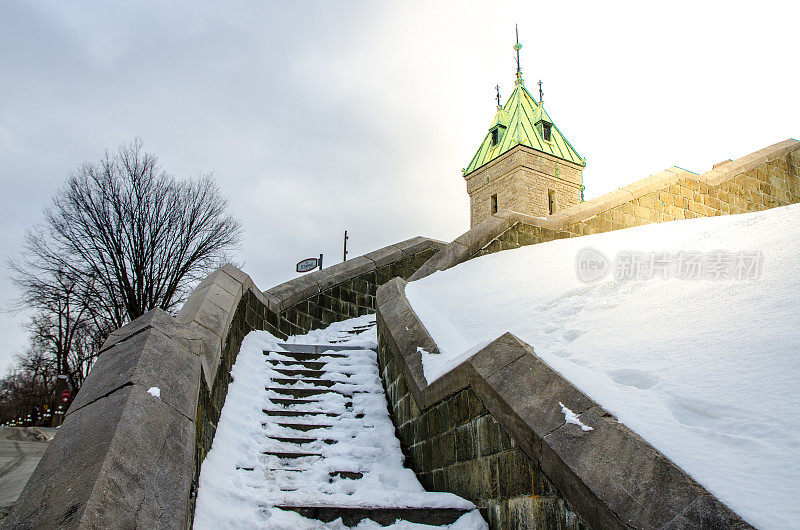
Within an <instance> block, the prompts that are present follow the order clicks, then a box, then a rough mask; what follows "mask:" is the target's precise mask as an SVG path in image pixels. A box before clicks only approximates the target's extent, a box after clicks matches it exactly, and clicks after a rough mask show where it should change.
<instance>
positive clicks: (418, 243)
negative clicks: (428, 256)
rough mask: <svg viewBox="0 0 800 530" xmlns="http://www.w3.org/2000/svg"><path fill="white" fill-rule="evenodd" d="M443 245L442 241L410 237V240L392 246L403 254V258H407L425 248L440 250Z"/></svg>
mask: <svg viewBox="0 0 800 530" xmlns="http://www.w3.org/2000/svg"><path fill="white" fill-rule="evenodd" d="M444 245H446V243H444V242H443V241H437V240H435V239H430V238H427V237H422V236H417V237H412V238H411V239H406V240H405V241H400V242H399V243H395V244H394V245H392V246H393V247H395V248H397V249H399V250H400V251H401V252H402V253H403V257H407V256H413V255H414V254H416V253H417V252H420V251H422V250H425V249H426V248H431V247H433V248H437V247H439V248H441V247H443V246H444Z"/></svg>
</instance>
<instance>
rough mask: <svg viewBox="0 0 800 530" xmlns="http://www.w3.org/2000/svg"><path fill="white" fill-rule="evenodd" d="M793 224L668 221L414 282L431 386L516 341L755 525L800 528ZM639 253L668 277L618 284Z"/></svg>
mask: <svg viewBox="0 0 800 530" xmlns="http://www.w3.org/2000/svg"><path fill="white" fill-rule="evenodd" d="M798 227H800V205H794V206H788V207H783V208H776V209H772V210H769V211H765V212H758V213H752V214H744V215H736V216H724V217H713V218H704V219H695V220H688V221H674V222H669V223H662V224H654V225H648V226H642V227H637V228H631V229H627V230H619V231H615V232H609V233H604V234H597V235H592V236H586V237H581V238H572V239H566V240H558V241H553V242H550V243H544V244H540V245H534V246H529V247H524V248H520V249H517V250H510V251H506V252H500V253H496V254H492V255H489V256H484V257H481V258H478V259H474V260H471V261H468V262H466V263H463V264H461V265H459V266H457V267H454V268H452V269H449V270H447V271H444V272H437V273H435V274H433V275H431V276H429V277H427V278H424V279H422V280H419V281H417V282H413V283H409V284H408V285H407V287H406V295H407V297H408V299H409V301H410V302H411V305H412V306H413V308H414V310H415V312H416V313H417V315H418V316H419V317H420V319H421V320H422V322H423V323H424V324H425V326H426V328H427V329H428V331H429V332H430V333H431V335H432V337H433V338H434V340H435V341H436V343H437V344H438V345H439V348H440V350H441V352H442V353H441V354H440V355H439V356H436V355H426V356H423V361H424V362H425V374H426V378H428V380H429V381H430V380H431V379H434V378H436V377H438V376H439V375H441V374H442V373H444V372H446V371H447V370H449V369H452V368H453V367H454V366H455V365H456V364H457V363H458V362H459V361H460V360H461V359H463V358H464V357H465V354H466V353H467V352H470V351H474V350H477V349H479V346H480V345H482V344H485V343H487V342H489V341H491V340H493V339H495V338H497V337H498V336H500V335H502V334H503V333H505V332H506V331H510V332H512V333H514V334H515V335H517V336H518V337H520V338H521V339H523V340H524V341H526V342H527V343H529V344H530V345H532V346H533V348H534V350H535V351H536V354H537V355H538V356H539V357H541V358H542V360H544V361H545V362H546V363H548V364H549V365H550V366H551V367H552V368H554V369H555V370H557V371H558V372H559V373H560V374H562V375H563V376H564V377H566V378H567V379H569V380H570V381H571V382H572V383H573V384H575V385H576V386H577V387H578V388H580V389H581V390H582V391H583V392H584V393H586V394H587V395H588V396H590V397H591V398H592V399H594V400H595V401H597V402H598V403H600V404H601V405H602V406H603V407H604V408H605V409H607V410H608V411H610V412H611V413H612V414H614V415H615V416H616V417H617V418H619V421H620V422H622V423H624V424H626V425H628V426H629V427H630V428H631V429H633V430H634V431H636V432H637V433H638V434H639V435H641V436H642V437H643V438H645V439H646V440H647V441H648V442H650V443H651V444H653V445H654V446H655V447H657V448H658V449H659V450H660V451H661V452H663V453H664V454H665V455H666V456H667V457H669V458H670V459H671V460H672V461H673V462H675V463H676V464H677V465H679V466H680V467H681V468H683V469H684V470H685V471H687V472H688V473H689V474H690V475H691V476H692V477H693V478H694V479H695V480H697V481H698V482H700V483H701V484H702V485H703V486H704V487H706V488H707V489H708V490H709V491H711V492H712V493H713V494H714V495H716V496H717V497H718V498H719V499H720V500H722V501H723V502H724V503H726V504H727V505H728V506H729V507H731V508H732V509H733V510H735V511H736V512H737V513H738V514H739V515H740V516H742V517H743V518H745V519H746V520H747V521H748V522H750V523H751V524H753V525H755V526H758V527H760V528H788V527H796V526H797V524H798V521H800V504H799V503H797V502H796V498H795V497H796V493H797V491H798V488H799V487H800V415H798V414H797V411H798V410H800V391H798V382H800V351H799V350H800V228H798ZM586 249H590V250H588V251H587V250H586ZM582 251H583V252H582ZM720 251H721V252H720ZM637 252H638V253H640V254H636V253H637ZM664 252H667V253H669V254H663V253H664ZM692 254H697V255H702V256H701V257H702V261H703V263H704V264H705V267H706V268H705V270H704V271H703V272H702V274H701V275H697V276H700V278H699V279H686V278H687V277H688V278H691V277H692V276H691V275H688V276H687V275H683V278H679V277H678V276H680V274H679V272H680V271H679V270H676V269H679V268H680V264H678V263H677V261H676V260H677V259H678V256H684V257H685V256H687V255H692ZM579 255H581V256H582V257H584V258H585V257H586V256H587V255H588V256H590V257H594V258H598V257H599V259H600V262H602V258H603V257H605V259H606V270H605V276H604V277H602V278H599V279H595V281H592V282H588V283H587V282H584V281H582V280H581V279H579V277H578V272H580V273H581V275H582V276H583V277H584V278H586V276H587V271H588V269H580V270H576V261H577V259H578V256H579ZM631 255H639V256H644V257H645V258H646V257H648V256H650V257H652V256H656V258H657V259H656V261H658V258H661V260H662V261H665V259H664V258H666V260H667V261H668V260H672V261H671V266H672V267H673V268H672V269H669V268H665V269H664V272H663V274H662V273H661V272H660V271H659V270H658V269H655V271H650V272H655V273H654V274H652V275H651V276H652V277H650V278H649V279H624V278H626V276H625V274H624V273H625V272H626V271H627V272H629V273H630V268H628V265H626V263H625V259H623V258H625V257H626V256H631ZM743 255H744V256H750V257H753V256H756V257H758V258H759V263H758V270H756V271H749V272H750V273H751V274H744V275H741V274H737V272H742V271H741V270H738V271H737V268H736V263H731V262H728V264H729V265H731V267H732V269H731V270H732V271H733V272H732V273H731V277H730V278H725V274H719V273H718V271H719V270H721V266H720V260H721V257H722V258H724V259H726V260H730V259H734V260H735V258H736V257H737V256H739V257H741V256H743ZM615 258H617V259H615ZM652 261H653V260H652V259H651V260H650V263H651V264H652ZM723 261H724V260H723ZM715 262H716V266H715ZM684 265H685V263H684ZM651 266H652V265H651ZM602 268H603V267H602V266H601V267H600V269H602ZM715 270H716V271H717V273H715V272H714V271H715ZM589 272H591V271H589ZM601 272H603V271H602V270H601ZM614 272H618V273H619V276H620V277H621V278H623V279H622V280H616V279H614V277H613V274H614ZM640 272H641V271H640ZM684 272H686V271H685V270H684ZM744 272H747V271H744ZM753 272H755V274H752V273H753ZM589 275H591V274H589ZM595 276H602V274H600V273H597V274H595ZM647 276H648V275H647V274H641V275H640V276H639V277H647ZM631 277H632V276H630V275H628V276H627V278H631ZM633 277H636V276H635V275H634V276H633ZM737 278H741V279H737ZM587 279H589V278H587ZM591 279H594V278H591ZM433 357H438V358H437V359H432V358H433ZM553 406H554V407H558V404H557V403H554V404H553ZM565 414H566V412H565ZM591 435H592V433H591V432H587V433H585V434H584V436H591Z"/></svg>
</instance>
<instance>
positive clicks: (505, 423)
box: [377, 278, 751, 528]
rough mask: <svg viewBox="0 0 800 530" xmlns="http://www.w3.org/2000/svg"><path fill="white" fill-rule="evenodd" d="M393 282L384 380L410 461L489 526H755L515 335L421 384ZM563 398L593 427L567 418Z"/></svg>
mask: <svg viewBox="0 0 800 530" xmlns="http://www.w3.org/2000/svg"><path fill="white" fill-rule="evenodd" d="M404 293H405V282H404V281H402V280H401V279H399V278H395V279H394V280H392V281H390V282H388V283H387V284H384V285H382V286H381V287H380V288H379V289H378V296H377V302H378V307H377V314H378V315H377V319H378V334H379V362H380V370H381V377H382V379H383V381H384V384H385V385H386V389H387V396H388V399H389V400H390V408H391V412H392V418H393V421H394V422H395V426H396V429H397V432H398V436H399V438H400V440H401V445H402V447H403V450H404V452H405V453H406V455H407V457H408V463H409V464H410V466H411V467H412V469H413V470H414V471H415V473H416V474H417V476H418V477H419V478H420V480H421V481H422V482H423V484H424V485H425V486H426V487H429V488H431V489H436V490H443V491H449V492H452V493H455V494H457V495H461V496H463V497H466V498H468V499H470V500H472V501H473V502H475V503H476V504H477V505H478V506H479V507H480V508H481V509H482V511H483V512H484V513H485V514H486V515H487V519H488V520H489V522H490V525H491V527H492V528H584V527H590V528H664V527H669V528H751V527H750V525H748V524H747V523H746V522H744V521H743V520H742V519H741V518H739V517H738V516H737V515H736V514H735V513H734V512H732V511H731V510H730V509H729V508H728V507H726V506H725V505H724V504H722V503H721V502H720V501H719V500H718V499H716V498H715V497H714V496H713V495H711V494H710V493H709V492H708V491H706V490H705V489H704V488H703V487H702V486H700V485H699V484H697V482H695V481H694V480H693V479H692V478H691V477H689V476H688V475H687V474H686V473H684V472H683V471H682V470H681V469H680V468H678V467H677V466H676V465H675V464H673V463H672V462H671V461H670V460H669V459H667V458H666V457H665V456H664V455H662V454H661V453H659V452H658V451H657V450H656V449H654V448H653V447H652V446H651V445H649V444H648V443H647V442H645V441H644V440H643V439H642V438H641V437H639V436H638V435H637V434H636V433H634V432H633V431H631V430H630V429H628V428H627V427H625V426H624V425H621V424H620V423H619V422H618V421H617V420H616V418H614V417H613V416H612V415H611V414H609V413H608V412H607V411H605V410H604V409H603V408H602V407H600V406H599V405H598V404H597V403H595V402H593V401H592V400H591V399H589V398H588V397H587V396H586V395H584V394H583V393H582V392H580V391H579V390H578V389H577V388H575V387H574V386H573V385H572V384H571V383H570V382H569V381H567V380H566V379H564V378H563V377H561V376H560V375H559V374H558V373H557V372H555V371H554V370H552V369H551V368H550V367H549V366H547V364H545V363H544V362H542V361H541V360H540V359H539V358H538V357H537V356H536V354H535V352H534V351H533V349H532V348H531V347H530V346H529V345H527V344H525V343H524V342H522V341H521V340H519V339H517V338H516V337H514V336H513V335H511V334H510V333H506V334H505V335H503V336H501V337H499V338H497V339H496V340H494V341H493V342H492V343H490V344H489V345H488V346H486V347H484V348H483V349H481V350H480V351H478V352H476V353H475V354H474V355H472V356H471V357H469V358H468V359H466V360H464V361H463V362H462V363H461V364H459V365H458V366H456V367H455V368H454V369H453V370H451V371H450V372H448V373H446V374H444V375H443V376H442V377H440V378H439V379H437V380H435V381H433V382H428V381H427V380H426V379H425V375H424V372H423V368H422V359H421V354H420V349H422V350H424V351H426V352H428V353H432V354H437V353H438V352H439V350H438V347H437V345H436V343H435V342H434V341H433V339H431V337H430V335H429V334H428V333H427V331H426V330H425V328H424V326H423V325H422V323H421V322H420V321H419V319H418V318H417V316H416V314H415V313H414V311H413V309H412V308H411V306H410V304H409V303H408V300H407V299H406V298H405V294H404ZM560 403H563V404H564V405H565V406H567V407H568V408H569V409H570V410H572V411H574V412H575V413H576V414H579V415H580V416H581V421H582V422H583V423H585V424H586V425H588V426H590V427H591V428H592V429H593V430H592V431H590V432H584V431H583V430H582V429H581V428H580V427H578V426H577V425H573V424H569V423H566V422H565V419H564V413H563V412H562V410H561V408H560V405H559V404H560Z"/></svg>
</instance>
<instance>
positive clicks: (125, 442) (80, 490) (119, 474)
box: [2, 237, 442, 529]
mask: <svg viewBox="0 0 800 530" xmlns="http://www.w3.org/2000/svg"><path fill="white" fill-rule="evenodd" d="M441 247H442V243H440V242H438V241H434V240H430V239H425V238H421V237H419V238H413V239H410V240H408V241H404V242H401V243H398V244H396V245H390V246H389V247H386V248H383V249H380V250H378V251H375V252H372V253H370V254H367V255H366V256H362V257H359V258H356V259H354V260H352V261H348V262H345V263H342V264H339V265H335V266H333V267H330V268H328V269H324V270H322V271H318V272H315V273H311V274H308V275H306V276H303V277H300V278H297V279H296V280H292V281H290V282H286V283H284V284H282V285H280V286H278V287H276V288H274V289H270V290H269V291H266V292H262V291H260V290H259V289H258V288H257V287H256V286H255V284H254V283H253V281H252V280H251V279H250V277H249V276H248V275H247V274H245V273H243V272H242V271H240V270H238V269H237V268H235V267H233V266H231V265H226V266H224V267H222V268H221V269H219V270H217V271H215V272H214V273H212V274H211V275H209V276H208V277H207V278H206V279H205V280H203V282H201V283H200V285H198V287H197V288H196V289H195V291H194V292H193V293H192V294H191V296H190V297H189V299H188V300H187V301H186V303H185V304H184V306H183V308H182V309H181V311H180V312H179V313H178V314H177V315H176V316H174V317H173V316H171V315H169V314H167V313H165V312H164V311H161V310H153V311H150V312H148V313H147V314H146V315H143V316H142V317H140V318H138V319H136V320H135V321H133V322H131V323H129V324H127V325H126V326H123V327H122V328H120V329H118V330H117V331H115V332H113V333H112V334H111V335H109V337H108V339H107V340H106V342H105V344H104V345H103V347H102V349H101V355H100V357H99V358H98V360H97V362H96V363H95V365H94V367H93V368H92V370H91V372H90V373H89V376H88V377H87V379H86V381H85V382H84V385H83V387H82V388H81V390H80V392H79V393H78V395H77V396H76V398H75V401H74V402H73V403H72V406H71V407H70V409H69V410H68V411H67V414H66V417H65V420H64V423H63V425H62V426H61V428H60V429H59V432H58V434H57V435H56V437H55V439H54V440H53V442H52V443H51V445H50V447H49V448H48V450H47V452H46V453H45V455H44V456H43V458H42V460H41V462H40V463H39V466H38V467H37V468H36V470H35V471H34V473H33V475H32V476H31V479H30V480H29V481H28V484H27V485H26V486H25V489H24V490H23V492H22V494H21V495H20V498H19V499H18V501H17V503H16V504H15V506H14V507H13V509H12V511H11V513H10V514H9V516H8V517H7V518H6V519H4V520H3V521H2V524H3V526H4V527H8V528H31V529H32V528H57V527H64V528H111V527H113V528H118V527H125V528H128V527H130V528H133V527H140V528H187V527H190V526H191V520H192V514H193V508H194V498H195V495H196V491H197V478H198V473H199V469H200V465H201V463H202V461H203V458H204V457H205V454H206V453H207V452H208V450H209V449H210V447H211V444H212V442H213V437H214V432H215V429H216V424H217V421H218V420H219V416H220V412H221V410H222V406H223V405H224V402H225V396H226V394H227V388H228V384H229V383H230V368H231V366H232V365H233V363H234V362H235V360H236V356H237V354H238V352H239V347H240V345H241V342H242V339H243V338H244V336H245V335H246V334H247V333H249V332H250V331H251V330H254V329H264V330H268V331H270V332H271V333H272V334H274V335H276V336H278V337H282V338H285V337H287V336H288V335H290V334H296V333H304V332H307V331H310V330H311V329H315V328H317V327H322V326H325V325H327V324H328V323H330V322H334V321H336V320H343V319H346V318H350V317H351V316H356V315H360V314H364V313H365V312H369V311H374V304H375V292H376V289H377V286H378V282H380V281H383V280H384V279H387V276H389V275H399V276H403V277H408V276H410V275H411V274H412V273H413V272H414V271H415V270H416V269H415V267H418V266H419V265H421V264H422V263H423V262H424V261H426V260H427V259H428V258H430V257H431V256H432V255H433V254H434V253H435V252H436V251H437V250H438V249H439V248H441ZM154 388H158V392H155V391H154ZM154 393H155V394H157V396H156V395H153V394H154Z"/></svg>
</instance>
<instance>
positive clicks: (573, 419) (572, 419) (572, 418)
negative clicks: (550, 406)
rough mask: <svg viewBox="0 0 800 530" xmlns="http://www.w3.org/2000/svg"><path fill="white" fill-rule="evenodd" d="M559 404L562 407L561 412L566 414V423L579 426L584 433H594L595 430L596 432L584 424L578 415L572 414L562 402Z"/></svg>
mask: <svg viewBox="0 0 800 530" xmlns="http://www.w3.org/2000/svg"><path fill="white" fill-rule="evenodd" d="M558 404H559V405H561V412H563V413H564V421H565V422H566V423H572V424H574V425H577V426H578V427H580V428H581V430H582V431H584V432H586V431H593V430H594V429H592V428H591V427H589V426H588V425H586V424H585V423H583V422H582V421H581V420H580V418H579V417H578V414H575V413H574V412H572V411H571V410H569V409H568V408H567V407H566V406H565V405H564V404H563V403H561V402H560V401H559V402H558Z"/></svg>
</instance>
